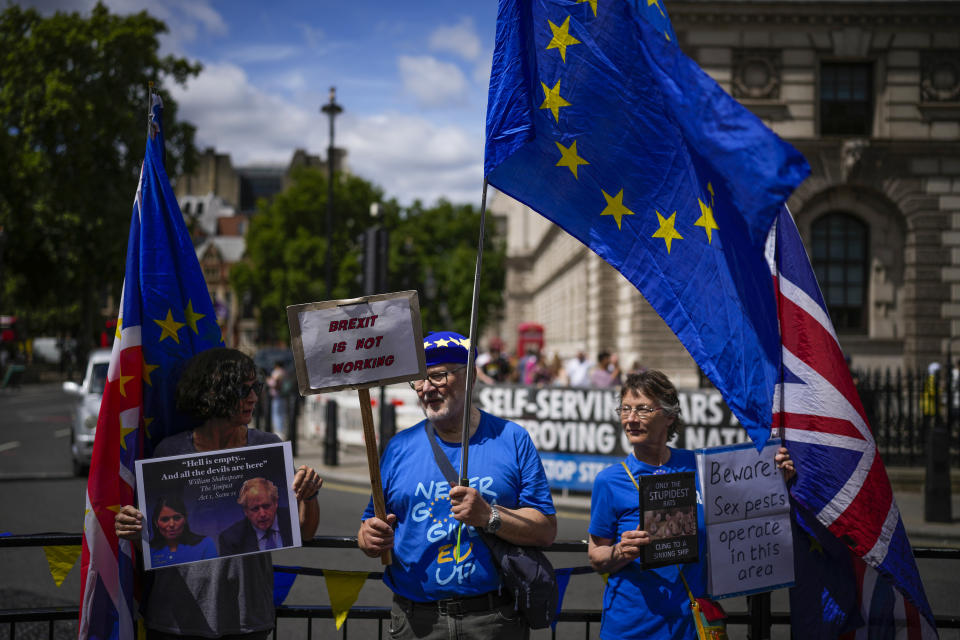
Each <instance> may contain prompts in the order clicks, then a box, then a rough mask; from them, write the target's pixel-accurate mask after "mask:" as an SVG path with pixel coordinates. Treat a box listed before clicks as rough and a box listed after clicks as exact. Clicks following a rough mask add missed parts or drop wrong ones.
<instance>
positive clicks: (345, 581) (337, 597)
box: [323, 569, 367, 629]
mask: <svg viewBox="0 0 960 640" xmlns="http://www.w3.org/2000/svg"><path fill="white" fill-rule="evenodd" d="M323 579H324V580H325V581H326V583H327V594H328V595H329V596H330V608H331V609H333V617H334V619H335V620H336V623H337V629H339V628H340V627H341V625H343V623H344V621H345V620H346V619H347V614H348V613H349V612H350V607H352V606H353V603H354V602H356V601H357V596H358V595H359V594H360V589H362V588H363V583H364V582H366V581H367V572H366V571H333V570H331V569H324V570H323Z"/></svg>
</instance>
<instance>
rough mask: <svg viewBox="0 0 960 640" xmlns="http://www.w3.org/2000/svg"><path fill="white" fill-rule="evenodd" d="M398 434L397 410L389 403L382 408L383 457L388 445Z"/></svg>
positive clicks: (381, 453)
mask: <svg viewBox="0 0 960 640" xmlns="http://www.w3.org/2000/svg"><path fill="white" fill-rule="evenodd" d="M396 433H397V408H396V407H395V406H393V405H392V404H389V403H383V404H382V405H381V406H380V455H381V456H382V455H383V452H384V450H385V449H386V448H387V443H388V442H389V441H390V438H392V437H393V436H394V435H395V434H396Z"/></svg>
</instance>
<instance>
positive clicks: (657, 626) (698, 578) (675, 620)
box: [590, 449, 706, 640]
mask: <svg viewBox="0 0 960 640" xmlns="http://www.w3.org/2000/svg"><path fill="white" fill-rule="evenodd" d="M626 462H627V466H628V467H629V468H630V473H632V474H633V475H634V477H638V476H640V475H654V474H660V473H677V472H679V471H694V472H696V470H697V465H696V456H695V455H694V453H693V452H692V451H686V450H683V449H670V460H668V461H667V463H666V464H664V465H663V466H660V467H654V466H651V465H648V464H645V463H643V462H640V461H639V460H637V458H636V456H634V455H633V454H632V453H631V454H630V455H629V456H628V457H627V460H626ZM697 486H698V487H699V481H698V485H697ZM639 524H640V500H639V496H638V495H637V488H636V487H635V486H634V484H633V481H632V480H630V476H628V475H627V472H626V471H624V469H623V465H621V464H615V465H611V466H609V467H607V468H606V469H604V470H603V471H601V472H600V473H598V474H597V478H596V480H594V482H593V496H592V498H591V503H590V534H591V535H594V536H597V537H598V538H609V539H611V540H613V541H614V542H615V543H616V542H619V540H620V536H621V535H622V534H623V532H624V531H628V530H630V529H636V528H637V527H638V525H639ZM697 527H698V529H699V531H700V535H699V536H698V538H699V539H698V541H697V543H698V544H697V548H698V554H699V561H698V562H696V563H691V564H684V565H669V566H666V567H658V568H654V569H643V568H642V565H641V561H640V560H639V559H637V560H634V561H633V562H631V563H630V564H628V565H627V566H625V567H624V568H622V569H620V571H617V572H616V573H612V574H610V577H609V578H608V579H607V588H606V589H605V590H604V592H603V616H602V619H601V621H600V638H602V639H604V640H613V639H614V638H627V639H629V638H656V639H663V640H667V639H669V640H681V639H687V638H689V639H695V638H696V637H697V630H696V627H695V625H694V622H693V616H692V614H691V613H690V599H689V598H688V597H687V591H686V589H684V587H683V581H682V580H680V575H679V572H680V568H681V567H682V568H683V575H684V577H685V578H686V579H687V582H688V583H689V584H690V590H691V591H693V595H694V596H697V597H700V596H702V595H703V594H704V590H705V586H704V585H705V584H706V535H705V529H704V524H703V500H702V499H701V496H700V490H699V489H698V490H697Z"/></svg>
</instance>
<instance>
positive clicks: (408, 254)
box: [389, 200, 506, 335]
mask: <svg viewBox="0 0 960 640" xmlns="http://www.w3.org/2000/svg"><path fill="white" fill-rule="evenodd" d="M404 214H405V215H404V217H403V218H402V219H400V220H399V221H398V222H397V225H396V227H395V229H394V230H392V231H391V237H390V274H389V280H390V283H391V285H392V286H393V287H394V288H395V289H397V290H403V289H416V290H417V291H418V292H419V298H420V312H421V316H422V320H423V329H424V331H425V332H426V331H432V330H441V329H450V330H453V331H459V332H461V333H463V334H464V335H466V334H467V333H468V332H469V331H470V308H471V305H472V303H473V277H474V274H475V272H476V261H477V240H478V234H479V232H480V212H479V211H478V210H477V209H476V208H475V207H473V206H471V205H455V204H452V203H450V202H447V201H446V200H440V201H439V202H437V203H436V204H435V205H434V206H432V207H430V208H424V206H423V205H422V204H421V203H420V202H419V201H418V202H415V203H414V204H413V206H412V207H410V208H409V209H407V210H406V211H405V212H404ZM490 222H491V220H490V216H488V217H487V226H486V233H485V234H484V249H483V264H482V265H481V266H482V272H481V274H480V299H479V304H478V323H479V324H478V326H479V327H480V329H481V330H482V328H483V326H484V325H485V324H486V323H488V322H491V321H493V320H496V319H497V317H496V316H497V314H498V313H499V309H501V308H502V305H503V285H504V273H505V268H504V259H505V255H506V254H505V250H504V247H503V243H502V241H501V240H499V239H498V238H497V237H496V236H495V234H494V233H493V228H494V227H493V225H492V224H490Z"/></svg>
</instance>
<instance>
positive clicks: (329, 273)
mask: <svg viewBox="0 0 960 640" xmlns="http://www.w3.org/2000/svg"><path fill="white" fill-rule="evenodd" d="M320 111H322V112H323V113H325V114H327V117H328V118H330V146H329V147H327V220H326V232H327V257H326V263H325V267H326V269H325V271H326V281H327V300H330V299H331V298H332V297H333V154H334V149H333V119H334V118H336V117H337V115H338V114H339V113H341V112H342V111H343V107H341V106H340V105H339V104H337V88H336V87H330V101H329V102H328V103H327V104H325V105H323V106H322V107H320Z"/></svg>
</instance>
